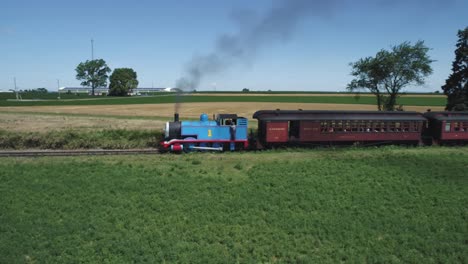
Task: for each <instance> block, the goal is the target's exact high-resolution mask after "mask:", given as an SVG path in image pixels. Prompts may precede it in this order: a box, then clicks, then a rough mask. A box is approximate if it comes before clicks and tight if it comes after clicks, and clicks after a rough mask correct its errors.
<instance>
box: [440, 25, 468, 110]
mask: <svg viewBox="0 0 468 264" xmlns="http://www.w3.org/2000/svg"><path fill="white" fill-rule="evenodd" d="M456 47H457V49H456V50H455V60H454V61H453V63H452V74H450V76H449V77H448V79H447V80H446V81H445V85H444V86H442V90H443V91H444V94H446V95H447V106H446V109H447V110H468V27H466V28H465V29H464V30H459V31H458V42H457V45H456Z"/></svg>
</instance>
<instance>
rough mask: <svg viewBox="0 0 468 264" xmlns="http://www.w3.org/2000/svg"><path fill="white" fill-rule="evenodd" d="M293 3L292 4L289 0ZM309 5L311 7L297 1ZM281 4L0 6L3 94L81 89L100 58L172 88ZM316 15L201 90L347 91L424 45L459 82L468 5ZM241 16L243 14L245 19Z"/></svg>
mask: <svg viewBox="0 0 468 264" xmlns="http://www.w3.org/2000/svg"><path fill="white" fill-rule="evenodd" d="M283 1H284V0H283ZM289 1H290V2H294V1H304V0H289ZM281 2H282V0H255V1H252V0H250V1H247V0H236V1H228V0H226V1H215V0H198V1H189V0H173V1H159V0H153V1H133V2H132V1H107V0H100V1H88V0H83V1H64V0H61V1H48V0H43V1H22V0H14V1H11V0H2V2H1V3H0V90H3V91H6V90H8V89H12V88H13V78H14V77H16V80H17V86H18V87H19V88H20V89H32V88H38V87H46V88H48V89H49V90H54V89H56V88H57V79H59V80H60V86H79V84H80V82H79V81H78V80H76V79H75V74H76V73H75V68H76V66H77V65H78V64H79V63H80V62H82V61H86V60H88V59H90V58H91V39H94V56H95V58H102V59H104V60H105V61H106V62H107V63H108V65H109V67H111V69H114V68H120V67H130V68H133V69H134V70H135V71H136V72H137V74H138V80H139V82H140V85H139V86H140V87H151V86H154V87H173V86H175V83H176V81H177V80H178V79H179V78H181V77H183V76H184V74H185V69H186V67H187V64H188V63H189V62H190V61H191V59H192V57H193V56H203V55H206V54H211V53H213V51H214V50H216V43H217V39H218V38H219V36H221V35H223V34H228V35H231V36H232V35H233V36H236V35H238V34H239V33H238V32H239V31H241V32H242V30H248V28H249V27H251V26H252V24H255V21H258V20H261V18H262V17H264V16H266V14H268V13H269V12H270V10H271V9H272V8H274V7H275V6H278V5H281ZM310 2H311V3H314V4H316V5H317V8H316V11H314V12H310V13H309V15H304V17H303V18H302V19H299V20H298V21H297V24H295V26H294V27H291V31H290V32H289V33H288V37H287V38H285V39H283V38H280V39H272V40H271V41H270V40H266V41H263V42H262V44H261V45H258V47H256V50H255V52H254V53H253V55H252V56H249V57H248V58H242V59H239V60H234V61H233V62H232V63H230V64H229V66H228V67H225V68H224V69H223V70H222V71H216V72H213V73H208V74H205V75H204V76H203V78H202V80H201V83H200V86H199V88H198V90H214V89H216V90H235V91H240V90H242V89H243V88H249V89H250V90H291V91H297V90H306V91H344V90H345V88H346V84H347V83H348V82H349V81H350V80H351V76H350V71H351V68H350V66H349V63H350V62H353V61H356V60H358V59H359V58H362V57H366V56H373V55H375V53H376V52H377V51H379V50H380V49H389V48H390V47H391V46H392V45H397V44H400V43H402V42H404V41H410V42H412V43H415V42H416V41H418V40H424V41H425V43H426V45H427V46H428V47H430V48H431V51H430V53H429V54H430V56H431V58H432V59H434V60H436V62H434V63H433V64H432V66H433V69H434V73H433V74H432V75H431V76H430V77H429V78H428V79H427V82H426V85H424V86H423V87H407V88H405V90H406V91H419V92H433V91H435V90H440V86H441V85H443V84H444V82H445V79H446V78H447V77H448V75H449V74H450V70H451V63H452V61H453V59H454V50H455V43H456V41H457V37H456V34H457V31H458V30H459V29H462V28H464V27H466V26H468V16H467V13H468V1H466V0H446V1H439V0H426V1H422V0H408V1H403V0H394V1H391V0H376V1H359V0H357V1H352V0H332V1H316V0H310ZM239 14H242V15H241V16H239Z"/></svg>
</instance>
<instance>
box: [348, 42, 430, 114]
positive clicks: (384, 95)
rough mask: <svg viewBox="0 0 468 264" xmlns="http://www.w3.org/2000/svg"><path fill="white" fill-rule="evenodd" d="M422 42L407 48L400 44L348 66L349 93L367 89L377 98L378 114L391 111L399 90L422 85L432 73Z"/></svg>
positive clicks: (404, 44)
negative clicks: (350, 78) (350, 68)
mask: <svg viewBox="0 0 468 264" xmlns="http://www.w3.org/2000/svg"><path fill="white" fill-rule="evenodd" d="M428 51H429V48H428V47H426V46H425V45H424V42H423V41H418V42H416V44H414V45H411V43H410V42H403V43H402V44H400V45H397V46H393V47H392V48H391V50H390V51H388V50H384V49H382V50H380V51H379V52H377V54H376V55H375V57H366V58H363V59H360V60H358V61H357V62H352V63H350V66H351V67H352V72H351V75H352V76H354V77H355V78H354V79H353V80H352V81H351V82H350V83H349V84H348V86H347V89H348V90H349V91H351V92H355V91H360V90H368V91H370V92H371V93H373V94H374V95H375V96H376V98H377V108H378V109H379V111H382V110H385V111H393V110H395V105H396V100H397V98H398V95H399V93H400V91H401V89H402V88H403V87H405V86H408V85H422V84H424V79H425V77H427V76H429V75H430V74H431V73H432V68H431V63H432V62H433V60H431V59H430V58H429V55H428V54H427V53H428Z"/></svg>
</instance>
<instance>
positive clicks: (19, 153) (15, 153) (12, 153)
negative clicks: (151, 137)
mask: <svg viewBox="0 0 468 264" xmlns="http://www.w3.org/2000/svg"><path fill="white" fill-rule="evenodd" d="M158 153H159V150H158V149H90V150H9V151H0V157H43V156H97V155H143V154H146V155H149V154H158Z"/></svg>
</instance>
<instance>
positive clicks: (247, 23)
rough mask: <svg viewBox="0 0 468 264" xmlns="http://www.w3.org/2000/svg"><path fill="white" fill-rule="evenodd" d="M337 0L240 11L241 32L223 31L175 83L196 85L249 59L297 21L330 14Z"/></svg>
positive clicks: (285, 35)
mask: <svg viewBox="0 0 468 264" xmlns="http://www.w3.org/2000/svg"><path fill="white" fill-rule="evenodd" d="M335 2H336V0H279V1H273V2H272V7H271V9H269V10H268V11H267V12H266V13H265V14H263V15H261V16H256V15H255V14H254V13H253V12H250V11H237V12H235V13H233V18H234V19H235V20H236V21H237V22H238V25H239V28H238V32H237V33H235V34H224V35H221V36H220V37H219V38H218V39H217V41H216V46H215V49H214V50H213V51H212V52H211V53H208V54H206V55H197V56H194V57H193V58H192V59H191V60H190V61H189V62H188V64H187V67H186V72H185V75H184V76H183V77H182V78H180V79H179V80H177V83H176V87H177V88H179V89H181V90H183V91H192V90H194V89H197V88H198V86H199V85H200V82H201V81H202V80H203V78H204V77H205V76H206V75H210V74H216V73H219V72H222V71H225V70H226V69H227V68H229V67H230V66H231V65H234V64H237V63H250V62H251V61H252V60H253V59H254V58H255V55H256V53H257V52H258V50H260V49H261V48H262V47H264V46H266V45H271V44H275V43H277V42H283V41H287V40H289V39H290V38H291V37H292V34H293V33H294V30H295V28H296V26H297V25H298V23H299V22H300V21H301V20H303V19H304V18H306V17H309V16H325V17H326V16H328V15H329V14H330V11H331V10H332V8H333V6H334V5H335Z"/></svg>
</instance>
